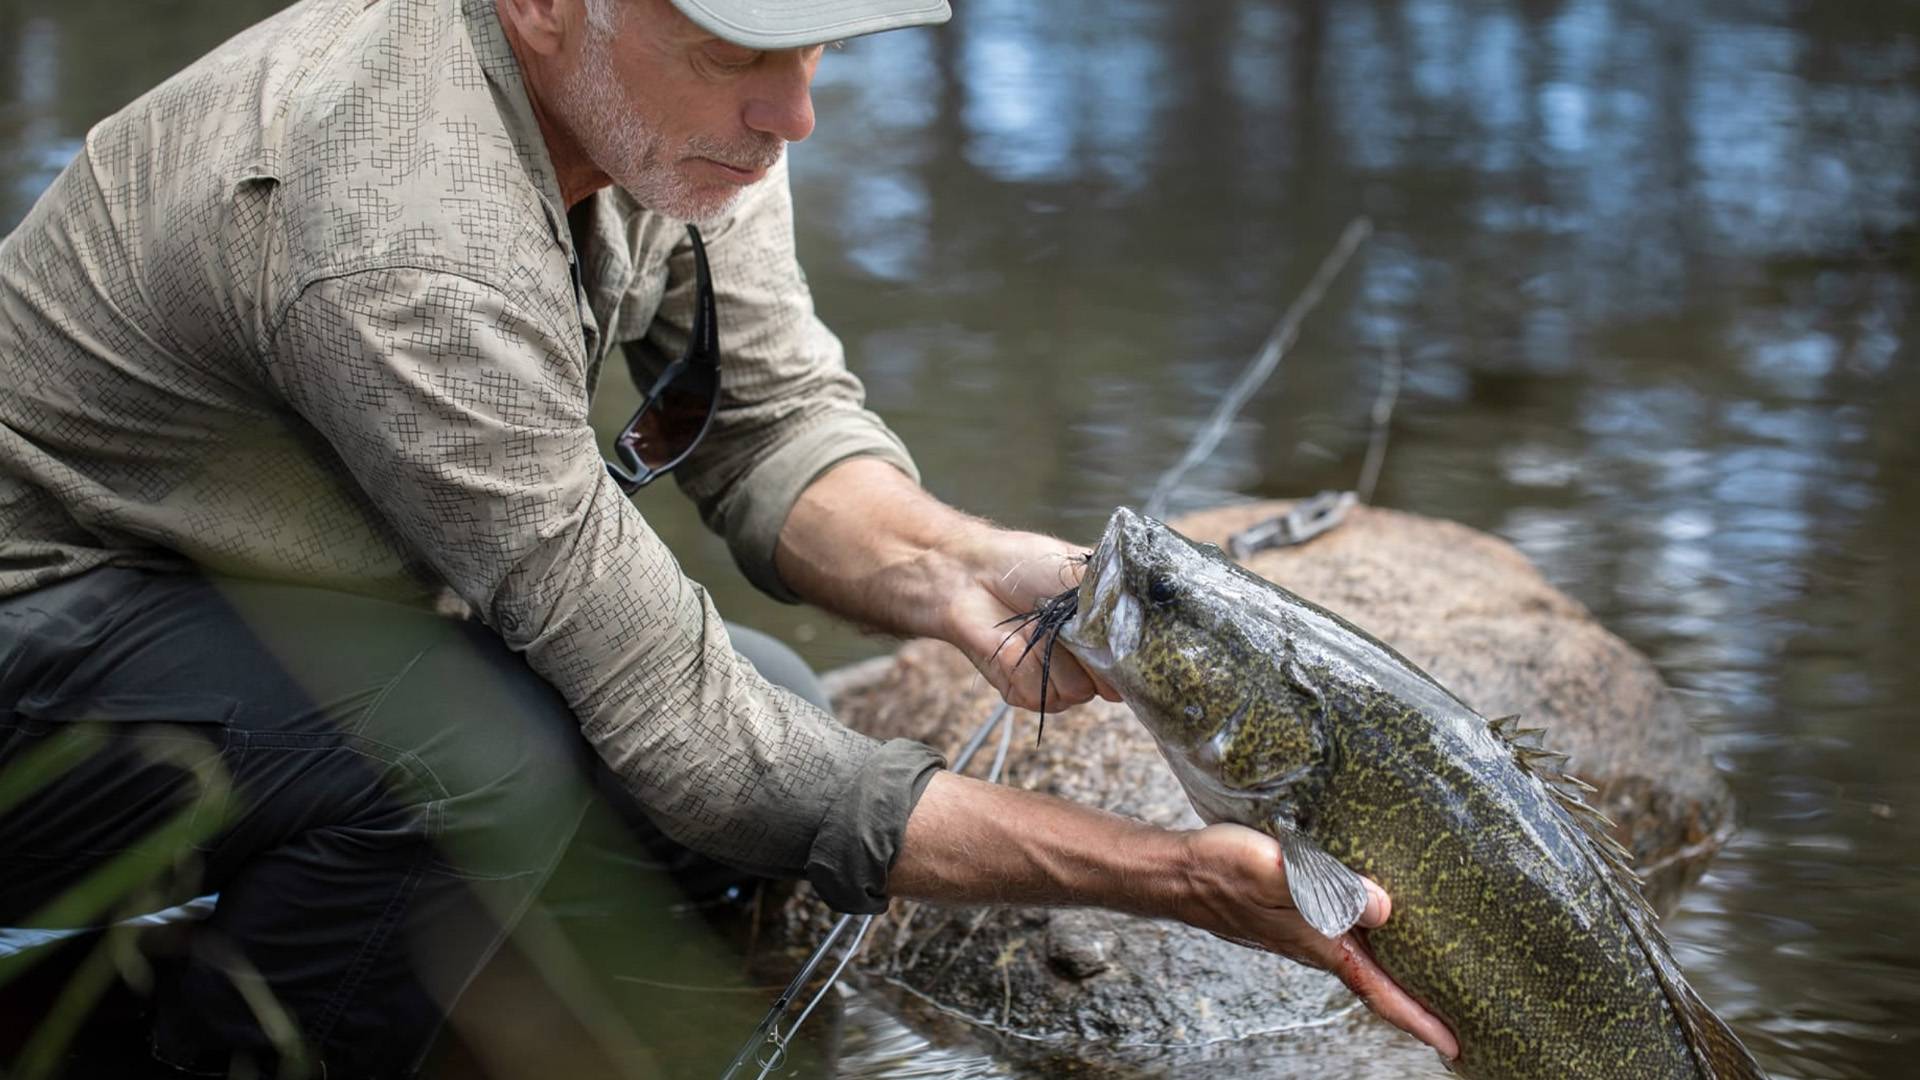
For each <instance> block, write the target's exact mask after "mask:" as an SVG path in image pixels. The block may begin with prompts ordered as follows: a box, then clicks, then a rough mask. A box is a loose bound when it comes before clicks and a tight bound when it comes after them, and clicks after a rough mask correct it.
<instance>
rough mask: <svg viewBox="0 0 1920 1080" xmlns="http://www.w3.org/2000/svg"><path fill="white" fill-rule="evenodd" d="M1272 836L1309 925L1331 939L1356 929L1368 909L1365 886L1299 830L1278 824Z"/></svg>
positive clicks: (1364, 883) (1288, 884)
mask: <svg viewBox="0 0 1920 1080" xmlns="http://www.w3.org/2000/svg"><path fill="white" fill-rule="evenodd" d="M1273 832H1274V835H1275V836H1277V837H1278V838H1279V840H1280V853H1281V855H1282V856H1283V857H1284V858H1285V859H1286V863H1287V889H1288V890H1289V891H1290V892H1292V893H1293V906H1294V907H1296V908H1298V909H1299V910H1300V915H1301V917H1302V918H1304V919H1306V920H1307V925H1309V926H1311V927H1313V928H1314V929H1315V930H1318V931H1320V933H1321V935H1322V936H1323V937H1330V938H1335V937H1339V936H1340V935H1341V934H1344V933H1346V932H1347V931H1349V930H1351V929H1353V926H1354V924H1355V923H1357V922H1359V921H1360V913H1361V912H1363V911H1365V910H1366V909H1367V886H1366V882H1365V881H1364V880H1362V879H1361V877H1360V875H1359V874H1356V873H1354V872H1353V871H1352V870H1349V869H1347V868H1346V866H1345V865H1344V864H1342V863H1341V862H1340V860H1339V859H1336V858H1334V857H1333V856H1331V855H1329V854H1327V853H1326V851H1325V849H1323V848H1321V846H1320V845H1318V844H1316V843H1314V842H1313V841H1312V840H1309V839H1308V838H1307V837H1306V836H1305V835H1304V834H1303V833H1301V832H1300V831H1299V830H1297V829H1294V828H1291V827H1289V826H1286V825H1279V824H1276V825H1275V826H1274V829H1273Z"/></svg>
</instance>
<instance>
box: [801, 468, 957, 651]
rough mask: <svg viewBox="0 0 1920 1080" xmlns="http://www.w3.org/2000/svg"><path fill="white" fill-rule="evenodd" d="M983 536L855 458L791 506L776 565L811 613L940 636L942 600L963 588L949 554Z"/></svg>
mask: <svg viewBox="0 0 1920 1080" xmlns="http://www.w3.org/2000/svg"><path fill="white" fill-rule="evenodd" d="M989 528H991V526H989V525H988V524H987V523H986V522H983V521H981V520H980V519H978V518H975V517H971V516H969V515H967V514H963V513H961V512H960V511H958V510H955V509H953V508H952V507H950V506H948V505H946V504H945V503H943V502H941V501H940V500H938V499H936V498H934V497H933V496H932V495H929V494H927V492H926V491H925V490H924V489H922V488H921V487H920V485H918V484H916V483H914V482H913V481H912V480H911V479H909V478H908V477H907V476H906V475H905V474H903V473H901V472H900V470H898V469H896V468H894V467H893V466H891V465H889V464H887V463H886V462H884V461H880V460H878V459H875V458H853V459H851V460H848V461H843V462H841V463H840V464H838V465H836V466H834V467H833V468H832V469H829V470H828V471H827V472H826V473H824V474H823V475H822V476H821V477H820V478H819V479H818V480H815V481H814V482H813V483H812V484H811V485H810V486H809V487H808V488H807V489H806V491H804V492H802V493H801V495H800V498H799V499H798V500H796V501H795V502H794V505H793V509H792V511H791V512H790V513H789V514H788V516H787V522H786V526H785V527H784V528H782V529H781V531H780V542H779V544H778V545H777V547H776V548H775V551H774V566H775V567H776V569H778V571H779V573H780V577H781V579H782V580H783V581H785V582H786V584H787V587H788V588H790V589H792V590H793V591H794V593H795V594H796V595H798V596H799V597H800V598H801V599H803V600H805V601H807V602H808V603H810V604H813V605H815V606H816V607H820V608H823V609H825V610H827V611H831V612H833V613H834V614H836V615H840V616H842V617H844V618H848V619H851V620H853V621H855V622H858V623H861V624H863V625H866V626H870V627H873V628H874V629H877V630H883V631H886V632H888V633H893V634H901V635H904V636H933V637H945V636H947V635H948V627H947V626H946V625H945V624H944V619H945V615H946V611H947V604H946V601H947V600H948V599H949V598H950V597H951V596H952V595H953V593H955V592H956V591H958V590H959V589H961V588H963V587H964V586H965V584H966V583H967V581H968V580H969V578H968V574H969V568H968V567H967V566H965V565H964V564H963V563H961V562H960V561H959V560H957V559H956V558H954V557H953V556H952V555H950V554H948V551H950V550H951V549H952V545H953V544H954V542H955V541H956V540H957V539H959V538H960V536H961V534H962V533H969V532H977V531H980V530H986V529H989Z"/></svg>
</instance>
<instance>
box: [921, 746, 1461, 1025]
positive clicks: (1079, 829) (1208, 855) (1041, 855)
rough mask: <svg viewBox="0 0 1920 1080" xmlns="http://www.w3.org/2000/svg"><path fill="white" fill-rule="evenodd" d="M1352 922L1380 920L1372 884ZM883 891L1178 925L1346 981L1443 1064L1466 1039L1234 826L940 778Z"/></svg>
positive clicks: (1384, 911)
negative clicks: (1079, 909)
mask: <svg viewBox="0 0 1920 1080" xmlns="http://www.w3.org/2000/svg"><path fill="white" fill-rule="evenodd" d="M1367 885H1368V891H1369V892H1370V893H1371V894H1372V897H1371V899H1370V900H1369V901H1368V903H1367V908H1366V911H1365V912H1364V913H1363V914H1362V915H1361V917H1360V925H1361V926H1362V927H1364V928H1367V929H1371V928H1373V927H1377V926H1379V925H1381V924H1382V923H1384V922H1386V921H1387V917H1388V916H1389V915H1390V914H1391V911H1392V905H1391V903H1390V902H1389V901H1388V899H1387V895H1386V893H1384V892H1382V891H1380V888H1379V886H1377V885H1374V884H1373V883H1372V882H1368V883H1367ZM887 887H888V889H889V891H891V892H892V893H893V894H894V895H896V896H911V897H919V898H922V899H927V900H934V901H940V902H944V903H953V904H1033V905H1053V906H1074V905H1085V906H1094V907H1104V908H1111V909H1114V910H1116V911H1125V912H1130V913H1132V914H1135V915H1145V916H1149V917H1152V918H1165V919H1178V920H1179V921H1181V922H1184V923H1187V924H1189V925H1192V926H1195V927H1198V928H1199V929H1202V930H1205V931H1207V932H1209V933H1211V934H1215V935H1217V936H1219V937H1222V938H1225V939H1227V940H1229V941H1233V942H1236V943H1239V944H1243V945H1251V946H1255V947H1258V948H1262V949H1266V950H1268V951H1271V952H1276V953H1279V954H1281V955H1282V956H1286V957H1290V958H1292V959H1294V960H1298V961H1300V962H1301V963H1304V964H1309V965H1311V966H1313V967H1318V968H1325V969H1326V970H1328V971H1331V972H1333V973H1334V974H1335V975H1338V976H1339V977H1340V980H1341V981H1342V982H1344V983H1346V984H1347V986H1348V988H1349V989H1351V990H1352V991H1353V992H1354V993H1355V994H1357V995H1359V997H1360V1000H1362V1001H1364V1002H1365V1003H1366V1004H1367V1007H1368V1008H1370V1009H1372V1010H1373V1011H1374V1012H1376V1013H1378V1014H1380V1016H1382V1017H1384V1018H1385V1019H1386V1020H1387V1021H1388V1022H1390V1023H1392V1024H1393V1025H1394V1026H1396V1027H1398V1028H1400V1029H1401V1030H1402V1031H1405V1032H1407V1033H1408V1034H1410V1035H1412V1036H1413V1037H1414V1038H1417V1039H1419V1040H1420V1041H1422V1042H1424V1043H1426V1044H1427V1045H1429V1046H1431V1047H1433V1048H1434V1049H1435V1050H1438V1051H1439V1052H1440V1053H1441V1054H1443V1055H1445V1056H1446V1057H1448V1058H1452V1057H1456V1056H1458V1055H1459V1053H1460V1043H1459V1041H1458V1040H1456V1039H1455V1038H1454V1037H1453V1034H1452V1033H1451V1032H1449V1031H1448V1030H1447V1027H1446V1025H1445V1024H1443V1023H1441V1022H1440V1020H1439V1019H1438V1018H1437V1017H1435V1016H1434V1015H1433V1014H1432V1013H1430V1012H1428V1011H1427V1010H1426V1009H1425V1008H1423V1007H1422V1006H1421V1005H1420V1003H1419V1002H1417V1001H1415V1000H1413V998H1411V997H1409V996H1408V995H1407V992H1406V991H1405V990H1402V989H1401V988H1400V987H1399V986H1398V985H1396V984H1395V983H1394V981H1393V979H1392V978H1391V977H1390V976H1389V975H1388V974H1387V973H1386V972H1385V971H1383V970H1381V968H1380V966H1379V965H1378V964H1376V963H1375V962H1374V960H1373V957H1372V955H1371V954H1369V953H1368V952H1367V948H1366V944H1365V942H1364V941H1363V940H1362V939H1361V936H1360V935H1357V934H1351V933H1350V934H1343V935H1341V936H1340V937H1337V938H1333V939H1331V940H1329V939H1327V938H1324V937H1321V936H1320V933H1319V932H1318V931H1316V930H1315V929H1313V927H1311V926H1309V925H1307V921H1306V920H1305V919H1303V918H1301V916H1300V913H1299V912H1298V911H1296V910H1294V906H1293V898H1292V894H1291V893H1289V892H1288V891H1287V873H1286V869H1285V866H1284V864H1283V863H1282V861H1281V857H1280V845H1279V843H1278V842H1277V841H1275V840H1274V839H1273V838H1272V837H1270V836H1266V835H1264V834H1262V833H1258V832H1255V831H1253V830H1252V829H1248V828H1244V827H1242V826H1239V825H1212V826H1208V827H1207V828H1204V829H1198V830H1193V831H1187V832H1175V831H1169V830H1166V829H1158V828H1154V827H1153V826H1151V825H1146V824H1142V823H1141V822H1138V821H1133V820H1131V819H1128V818H1123V817H1119V816H1117V815H1114V814H1109V813H1106V812H1104V811H1100V810H1094V809H1091V808H1089V807H1084V806H1080V805H1077V804H1075V803H1070V802H1067V801H1065V800H1063V799H1056V798H1053V797H1051V796H1047V795H1041V794H1038V793H1036V792H1031V791H1020V790H1017V789H1014V788H1009V787H1006V786H1005V785H1001V784H987V783H983V782H981V781H979V780H974V779H971V778H969V777H964V776H955V775H953V774H951V773H936V774H935V775H934V777H933V780H932V781H931V782H930V783H929V784H928V785H927V790H926V793H925V794H924V795H922V796H921V799H920V803H919V805H918V806H916V807H915V808H914V811H913V816H912V817H910V818H909V819H907V835H906V841H905V843H904V844H903V845H902V847H901V850H900V857H899V860H898V861H896V862H895V863H894V867H893V872H892V874H891V875H890V876H889V878H888V882H887Z"/></svg>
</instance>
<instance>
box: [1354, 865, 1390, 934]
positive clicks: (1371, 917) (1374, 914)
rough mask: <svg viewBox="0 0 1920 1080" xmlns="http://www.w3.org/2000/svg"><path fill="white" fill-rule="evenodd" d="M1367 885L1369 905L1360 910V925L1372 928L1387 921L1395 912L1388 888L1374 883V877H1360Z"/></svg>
mask: <svg viewBox="0 0 1920 1080" xmlns="http://www.w3.org/2000/svg"><path fill="white" fill-rule="evenodd" d="M1360 880H1361V882H1362V883H1363V884H1365V885H1366V887H1367V906H1366V908H1365V909H1363V910H1362V911H1361V912H1360V925H1361V926H1364V927H1366V928H1367V929H1369V930H1371V929H1373V928H1374V927H1376V926H1379V925H1380V924H1381V923H1384V922H1386V921H1387V916H1389V915H1391V914H1393V900H1392V898H1390V897H1389V896H1387V890H1385V889H1383V888H1381V887H1380V886H1378V885H1376V884H1374V881H1373V879H1372V878H1366V877H1363V878H1361V879H1360Z"/></svg>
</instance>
